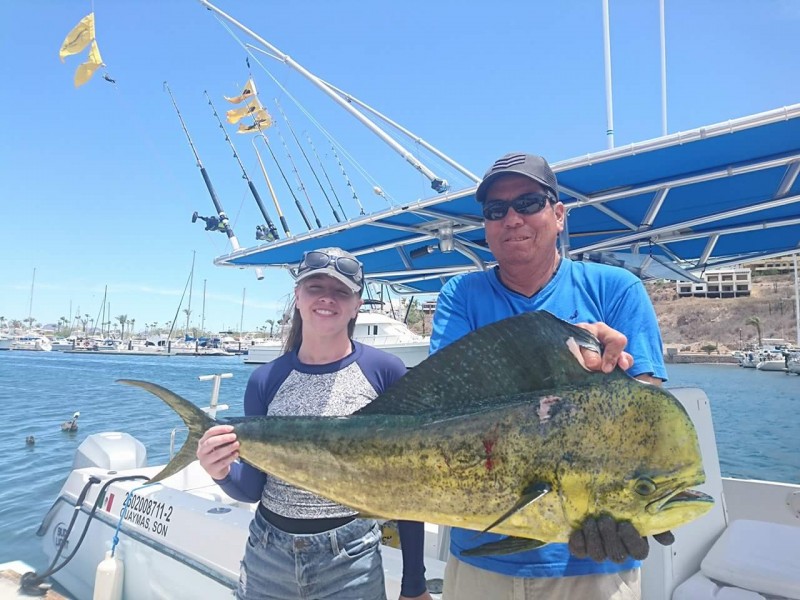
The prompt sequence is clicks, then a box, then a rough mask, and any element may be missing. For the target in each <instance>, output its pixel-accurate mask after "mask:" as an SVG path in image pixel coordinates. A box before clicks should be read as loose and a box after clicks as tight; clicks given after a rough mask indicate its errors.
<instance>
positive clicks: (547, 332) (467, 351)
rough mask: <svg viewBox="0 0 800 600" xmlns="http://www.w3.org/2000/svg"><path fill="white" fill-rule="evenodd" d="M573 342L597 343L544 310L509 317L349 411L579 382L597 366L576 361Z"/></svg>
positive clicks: (458, 404)
mask: <svg viewBox="0 0 800 600" xmlns="http://www.w3.org/2000/svg"><path fill="white" fill-rule="evenodd" d="M580 346H584V347H589V348H594V349H596V350H598V351H599V350H600V344H599V342H598V341H597V339H596V338H595V337H594V336H592V335H591V334H590V333H589V332H588V331H586V330H585V329H581V328H580V327H576V326H575V325H572V324H571V323H567V322H566V321H562V320H561V319H559V318H558V317H555V316H554V315H552V314H550V313H548V312H545V311H536V312H528V313H523V314H521V315H517V316H514V317H509V318H507V319H503V320H502V321H497V322H496V323H492V324H490V325H487V326H485V327H481V328H480V329H477V330H475V331H472V332H470V333H468V334H467V335H465V336H464V337H463V338H461V339H459V340H457V341H455V342H453V343H452V344H450V345H449V346H447V347H446V348H442V349H441V350H439V351H438V352H436V353H435V354H433V355H432V356H429V357H428V358H427V359H425V360H424V361H422V362H421V363H420V364H419V365H417V366H416V367H414V368H413V369H411V371H410V372H409V373H408V374H406V375H405V376H404V377H402V378H401V379H400V380H399V381H398V382H397V383H395V384H394V385H393V386H392V387H391V388H389V390H387V391H386V392H384V393H383V394H381V395H380V396H378V397H377V398H376V399H375V400H373V401H372V402H371V403H369V404H368V405H367V406H365V407H364V408H362V409H361V410H359V411H358V412H357V413H356V414H396V415H415V414H419V413H422V412H436V413H439V414H447V413H448V412H450V411H451V410H453V411H456V410H457V411H459V412H464V411H465V410H466V411H469V410H471V409H474V410H482V409H486V408H489V407H491V406H494V405H497V404H502V403H503V402H504V401H506V400H511V397H513V396H515V395H518V394H524V393H528V392H537V391H544V390H552V389H555V388H559V387H564V386H569V387H581V386H583V385H586V384H587V382H588V381H589V380H590V378H591V377H595V376H602V374H601V373H591V372H589V371H587V370H586V368H585V367H584V366H583V365H582V364H581V363H580V362H579V361H578V359H577V357H576V353H577V354H578V355H579V354H580V352H579V347H580ZM515 401H519V399H518V398H517V399H516V400H515Z"/></svg>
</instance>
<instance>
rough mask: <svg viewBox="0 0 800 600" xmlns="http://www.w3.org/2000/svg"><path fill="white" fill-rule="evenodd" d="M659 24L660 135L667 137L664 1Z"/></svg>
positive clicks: (659, 6)
mask: <svg viewBox="0 0 800 600" xmlns="http://www.w3.org/2000/svg"><path fill="white" fill-rule="evenodd" d="M658 8H659V19H660V22H661V135H667V35H666V29H665V24H664V0H659V2H658Z"/></svg>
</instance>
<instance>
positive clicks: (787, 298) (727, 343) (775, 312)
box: [645, 275, 796, 352]
mask: <svg viewBox="0 0 800 600" xmlns="http://www.w3.org/2000/svg"><path fill="white" fill-rule="evenodd" d="M645 286H646V287H647V291H648V293H649V294H650V298H651V299H652V300H653V305H654V306H655V309H656V314H657V315H658V323H659V325H660V327H661V334H662V336H663V339H664V345H665V346H674V347H677V348H679V349H680V350H688V349H686V348H685V347H686V346H690V347H691V350H692V351H697V350H699V349H700V347H701V346H704V345H707V344H712V345H713V344H719V350H720V352H727V351H729V350H736V349H738V348H739V346H740V339H741V342H742V343H744V344H747V343H757V341H758V337H757V333H756V328H755V327H754V326H753V325H748V324H747V320H748V318H750V317H758V318H759V319H760V321H761V336H762V338H784V339H785V340H787V341H790V342H792V343H795V342H796V340H795V337H796V333H795V332H796V325H795V300H794V278H793V276H792V275H771V276H761V277H756V278H754V279H753V284H752V292H751V295H750V296H749V297H744V298H678V297H677V294H676V292H675V284H674V283H673V282H655V283H647V284H646V285H645ZM740 331H741V333H740ZM740 335H741V338H740Z"/></svg>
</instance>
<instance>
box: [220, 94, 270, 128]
mask: <svg viewBox="0 0 800 600" xmlns="http://www.w3.org/2000/svg"><path fill="white" fill-rule="evenodd" d="M262 108H263V107H262V106H261V102H259V101H258V98H253V99H252V100H251V101H250V102H248V103H247V104H246V105H245V106H243V107H242V108H233V109H231V110H229V111H228V112H226V113H225V118H226V119H227V120H228V123H230V124H232V125H233V124H236V123H238V122H239V121H241V120H242V119H244V118H245V117H247V116H249V115H251V114H253V113H254V112H256V111H258V110H261V109H262Z"/></svg>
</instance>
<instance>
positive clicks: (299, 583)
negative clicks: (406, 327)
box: [197, 248, 430, 600]
mask: <svg viewBox="0 0 800 600" xmlns="http://www.w3.org/2000/svg"><path fill="white" fill-rule="evenodd" d="M363 289H364V272H363V268H362V265H361V263H360V262H359V261H358V260H357V259H356V258H355V257H354V256H353V255H352V254H350V253H348V252H345V251H344V250H341V249H339V248H323V249H320V250H314V251H312V252H306V253H305V255H304V256H303V261H302V262H301V263H300V266H299V268H298V270H297V278H296V287H295V291H294V293H295V309H294V316H293V318H292V327H291V330H290V332H289V336H288V338H287V340H286V344H285V347H284V354H283V355H282V356H280V357H278V358H277V359H276V360H274V361H272V362H271V363H268V364H266V365H262V366H261V367H259V368H257V369H256V370H255V371H254V372H253V374H252V375H251V376H250V380H249V381H248V383H247V390H246V391H245V397H244V412H245V415H247V416H256V415H324V416H339V415H348V414H352V413H354V412H355V411H357V410H358V409H360V408H362V407H363V406H365V405H366V404H368V403H369V402H371V401H372V400H373V399H374V398H375V397H376V396H377V395H378V394H380V393H381V392H382V391H383V390H385V389H387V388H388V387H389V386H390V385H391V384H392V383H394V382H395V381H396V380H397V379H398V378H399V377H401V376H402V375H403V374H404V373H405V370H406V369H405V366H404V365H403V363H402V361H400V359H398V358H397V357H395V356H392V355H390V354H387V353H385V352H382V351H380V350H377V349H375V348H372V347H371V346H364V345H362V344H360V343H358V342H354V341H353V340H352V336H353V330H354V328H355V321H356V317H357V315H358V310H359V307H360V306H361V303H362V301H361V293H362V292H363ZM232 431H233V427H231V426H228V425H217V426H215V427H212V428H211V429H209V430H208V431H207V432H206V433H205V435H204V436H203V437H202V439H201V440H200V443H199V444H198V448H197V458H198V459H199V460H200V464H201V465H202V466H203V468H204V469H205V470H206V471H207V472H208V474H209V475H211V477H212V478H214V480H216V481H217V482H218V483H219V484H220V486H221V487H222V489H223V490H225V492H226V493H227V494H228V495H230V496H231V497H233V498H236V499H237V500H242V501H245V502H256V501H259V505H258V510H257V511H256V515H255V517H254V518H253V521H252V522H251V524H250V536H249V539H248V541H247V547H246V549H245V555H244V559H243V560H242V567H241V573H240V577H239V586H238V589H237V592H236V597H237V598H239V599H242V600H250V599H254V598H259V599H261V598H263V599H269V600H295V599H299V598H313V599H315V600H316V599H318V600H323V599H336V600H383V599H385V598H386V592H385V583H384V578H383V567H382V564H381V558H380V529H379V527H378V524H377V523H376V522H375V521H374V520H372V519H357V518H356V514H357V513H356V512H355V511H353V510H352V509H350V508H348V507H346V506H342V505H340V504H337V503H334V502H331V501H330V500H327V499H325V498H322V497H320V496H317V495H316V494H313V493H311V492H308V491H305V490H302V489H299V488H296V487H294V486H291V485H289V484H287V483H285V482H283V481H281V480H280V479H278V478H276V477H273V476H271V475H268V474H266V473H263V472H262V471H259V470H258V469H256V468H254V467H252V466H250V465H247V464H244V463H241V462H238V461H237V460H236V459H237V458H238V452H237V451H238V448H239V443H238V442H237V441H236V434H235V433H232ZM400 537H401V543H402V546H403V556H404V565H403V584H402V591H401V594H402V595H401V596H400V598H401V600H403V599H406V600H411V599H412V598H417V599H421V600H430V595H429V594H428V592H427V591H426V590H425V575H424V574H425V569H424V566H423V541H424V531H423V527H422V524H421V523H411V522H401V523H400Z"/></svg>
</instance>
